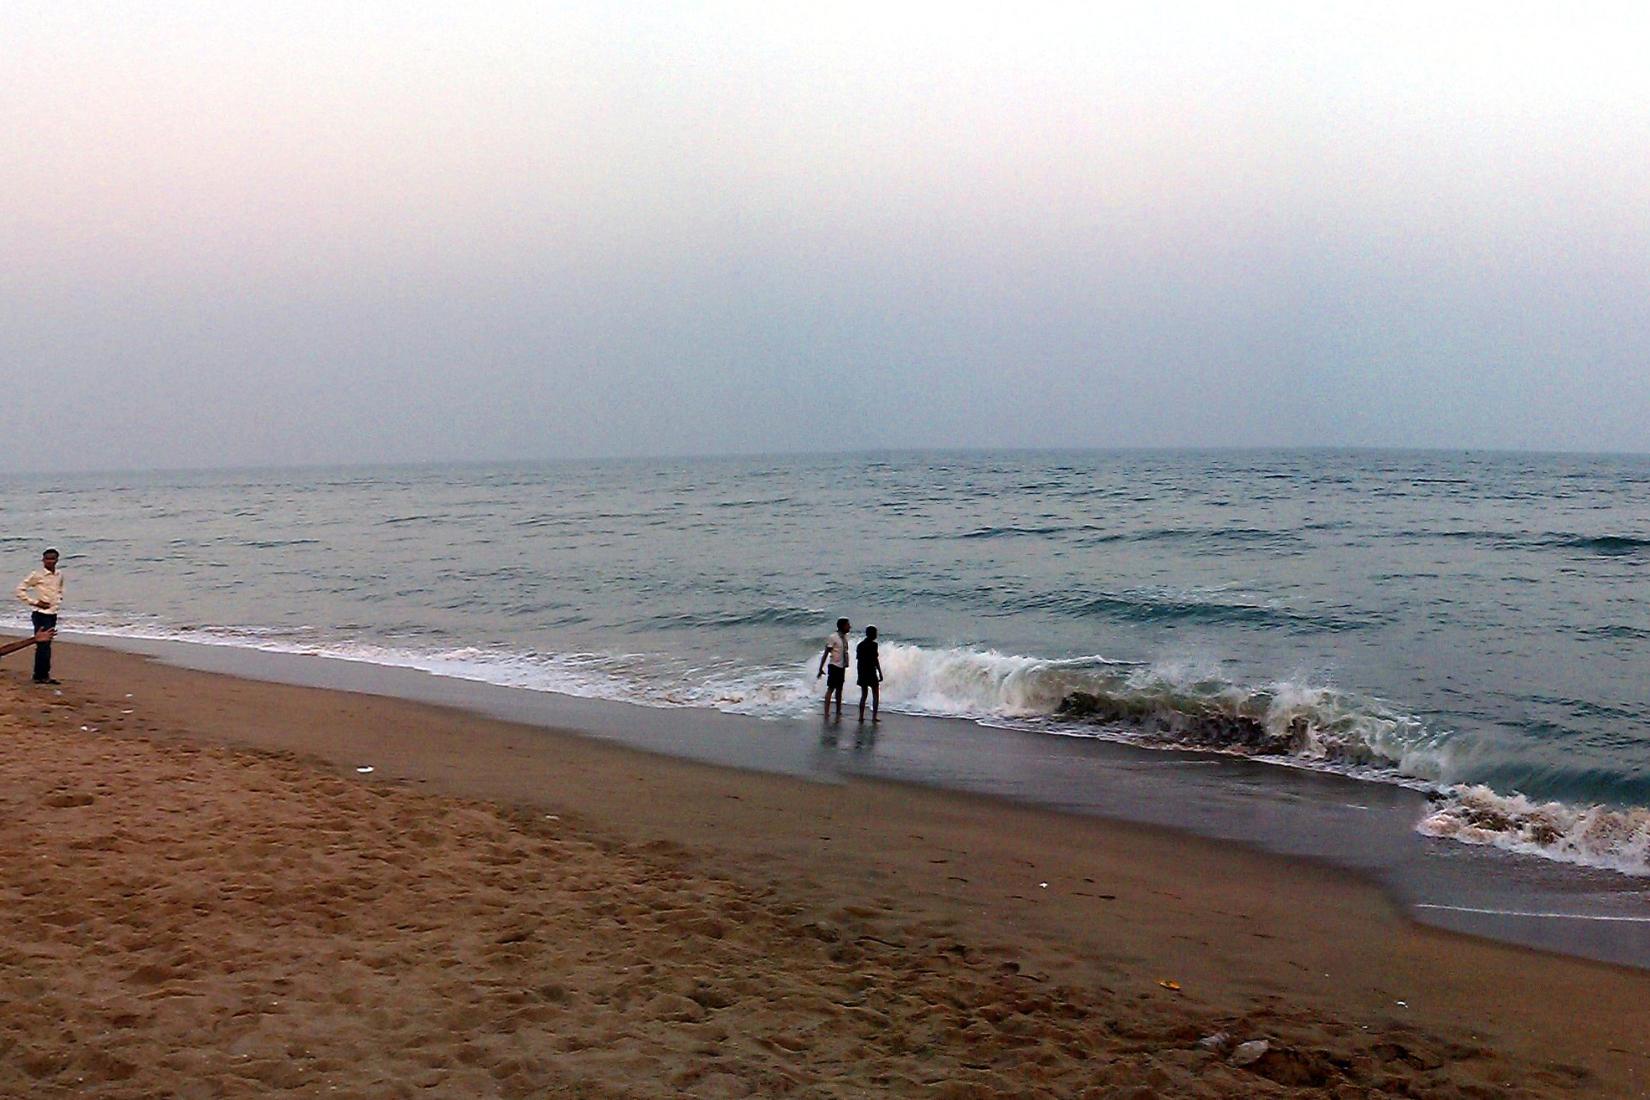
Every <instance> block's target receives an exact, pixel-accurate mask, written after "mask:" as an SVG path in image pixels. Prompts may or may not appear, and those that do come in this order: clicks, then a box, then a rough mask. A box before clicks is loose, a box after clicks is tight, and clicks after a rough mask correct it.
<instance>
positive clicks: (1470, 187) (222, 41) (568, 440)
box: [0, 0, 1650, 470]
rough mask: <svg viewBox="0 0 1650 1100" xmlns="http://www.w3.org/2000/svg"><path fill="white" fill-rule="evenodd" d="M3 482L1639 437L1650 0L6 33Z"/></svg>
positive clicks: (401, 16)
mask: <svg viewBox="0 0 1650 1100" xmlns="http://www.w3.org/2000/svg"><path fill="white" fill-rule="evenodd" d="M0 41H3V43H4V45H3V47H0V92H3V94H0V133H3V134H4V135H5V141H4V148H5V150H6V151H5V153H4V154H0V257H3V262H0V380H3V381H4V383H5V385H6V389H7V390H8V392H9V394H10V398H11V400H10V407H11V412H12V418H13V429H12V433H11V438H12V441H13V446H12V447H11V448H9V449H8V452H9V453H7V454H6V455H5V456H4V457H0V470H8V469H10V470H40V469H61V470H76V469H143V468H171V467H195V466H242V465H285V464H297V463H328V464H332V463H356V462H362V463H366V462H412V461H448V460H493V459H523V458H558V457H584V456H603V455H646V454H669V455H678V454H700V453H716V454H722V453H752V452H787V451H820V450H838V449H841V450H850V449H852V450H859V449H885V448H889V449H903V448H929V447H1098V448H1111V447H1139V446H1148V447H1227V446H1242V447H1272V446H1391V447H1462V448H1508V449H1537V450H1602V451H1635V452H1647V451H1650V64H1647V63H1646V62H1645V58H1646V57H1650V6H1647V5H1643V4H1637V3H1635V4H1611V3H1596V4H1580V5H1561V4H1556V3H1553V4H1524V3H1518V2H1498V3H1472V2H1462V3H1451V4H1437V3H1415V4H1402V3H1400V4H1392V3H1372V4H1341V3H1310V4H1309V3H1299V4H1259V3H1242V2H1239V0H1233V2H1228V3H1219V4H1196V3H1179V4H1176V3H1130V4H1118V5H1107V4H1103V3H1088V4H1081V5H1055V4H1037V3H1019V4H1004V5H969V4H964V3H945V4H924V3H899V2H897V0H884V2H882V3H879V4H875V5H863V6H862V5H856V4H849V3H840V4H839V3H832V4H817V3H811V4H794V5H793V4H785V3H760V4H686V3H682V4H666V3H649V4H640V3H638V4H623V3H611V2H610V3H602V4H588V5H586V4H567V5H556V4H551V3H528V4H510V3H502V2H499V3H462V4H459V3H455V4H419V3H412V2H397V3H383V4H370V3H361V4H341V3H324V4H320V3H318V4H282V3H271V2H262V3H257V4H239V3H233V2H227V0H220V2H217V3H212V4H201V5H192V4H185V3H174V4H135V3H122V4H112V3H111V4H97V3H71V4H63V3H61V2H52V3H33V2H30V0H24V2H18V0H13V2H11V3H9V4H8V5H7V6H6V8H5V11H4V14H3V15H0Z"/></svg>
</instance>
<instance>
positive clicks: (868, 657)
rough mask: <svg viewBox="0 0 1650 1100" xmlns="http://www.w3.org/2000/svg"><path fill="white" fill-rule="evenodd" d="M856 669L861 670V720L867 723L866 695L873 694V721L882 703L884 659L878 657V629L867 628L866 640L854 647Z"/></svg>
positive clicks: (859, 678) (875, 719)
mask: <svg viewBox="0 0 1650 1100" xmlns="http://www.w3.org/2000/svg"><path fill="white" fill-rule="evenodd" d="M854 667H855V668H857V669H858V670H859V676H858V677H856V678H857V679H858V680H859V720H860V721H861V722H863V721H865V693H866V692H870V694H871V721H873V722H876V721H880V719H878V718H877V707H878V706H879V705H880V704H881V703H882V686H881V685H882V658H880V657H878V656H877V628H876V627H874V626H868V627H866V628H865V640H864V641H863V642H860V643H859V645H857V646H855V647H854Z"/></svg>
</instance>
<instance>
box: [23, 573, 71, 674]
mask: <svg viewBox="0 0 1650 1100" xmlns="http://www.w3.org/2000/svg"><path fill="white" fill-rule="evenodd" d="M17 598H18V599H20V600H22V601H23V602H24V603H26V604H28V605H29V607H31V608H33V615H34V632H35V634H36V635H39V634H45V633H47V632H49V631H55V630H56V629H57V610H58V608H60V607H62V606H63V574H61V573H59V572H58V571H57V551H56V550H53V549H47V551H46V552H45V553H44V554H41V555H40V568H39V569H36V570H35V571H34V572H33V573H30V574H29V575H28V576H26V577H24V578H23V583H22V584H20V585H18V586H17ZM34 682H35V683H37V684H55V683H57V681H56V680H54V679H52V643H51V642H49V641H45V642H41V643H40V644H39V645H37V646H35V649H34Z"/></svg>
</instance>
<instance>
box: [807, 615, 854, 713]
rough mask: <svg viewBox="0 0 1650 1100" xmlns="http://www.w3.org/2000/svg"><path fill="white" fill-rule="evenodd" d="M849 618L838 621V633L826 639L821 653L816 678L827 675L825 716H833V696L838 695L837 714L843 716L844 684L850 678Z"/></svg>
mask: <svg viewBox="0 0 1650 1100" xmlns="http://www.w3.org/2000/svg"><path fill="white" fill-rule="evenodd" d="M848 630H849V625H848V620H847V619H838V620H837V621H836V633H835V634H832V635H831V636H830V637H829V638H827V639H826V640H825V652H824V653H821V654H820V655H819V671H818V672H816V673H815V674H814V679H816V680H817V679H819V678H820V677H821V676H825V673H826V671H827V670H828V671H829V672H830V675H829V676H826V677H825V717H826V718H829V717H830V716H831V696H832V695H835V696H836V716H837V717H838V718H841V717H842V685H843V684H844V683H846V682H847V680H848Z"/></svg>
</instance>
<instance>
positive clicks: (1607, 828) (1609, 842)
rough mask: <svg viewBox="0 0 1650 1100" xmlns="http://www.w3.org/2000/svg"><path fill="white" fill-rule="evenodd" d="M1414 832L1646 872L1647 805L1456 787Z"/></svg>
mask: <svg viewBox="0 0 1650 1100" xmlns="http://www.w3.org/2000/svg"><path fill="white" fill-rule="evenodd" d="M1435 797H1436V799H1437V802H1438V805H1437V808H1436V809H1435V810H1434V811H1433V813H1432V814H1430V815H1429V816H1428V817H1427V818H1426V819H1425V820H1423V821H1422V822H1421V823H1420V824H1419V825H1418V826H1416V830H1417V831H1418V832H1420V833H1423V834H1425V835H1426V836H1435V837H1444V838H1447V839H1449V840H1458V841H1461V842H1463V843H1466V844H1485V845H1490V846H1493V847H1496V848H1502V849H1505V850H1506V851H1509V852H1522V853H1524V854H1526V855H1538V856H1544V857H1546V858H1547V859H1556V860H1561V861H1563V862H1565V863H1578V864H1581V865H1583V866H1586V867H1605V868H1609V869H1611V870H1614V871H1622V872H1624V873H1626V874H1630V875H1645V874H1650V809H1647V808H1645V807H1642V806H1635V807H1631V808H1627V809H1613V808H1611V807H1608V806H1583V807H1576V806H1569V805H1566V804H1564V803H1562V802H1536V801H1533V800H1531V799H1528V798H1525V797H1524V796H1523V795H1521V794H1512V795H1504V794H1500V793H1498V792H1496V791H1493V790H1491V789H1490V788H1488V787H1485V786H1469V785H1465V784H1463V785H1460V786H1457V787H1453V788H1451V789H1449V790H1448V791H1444V792H1440V793H1439V794H1438V795H1437V796H1435Z"/></svg>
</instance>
